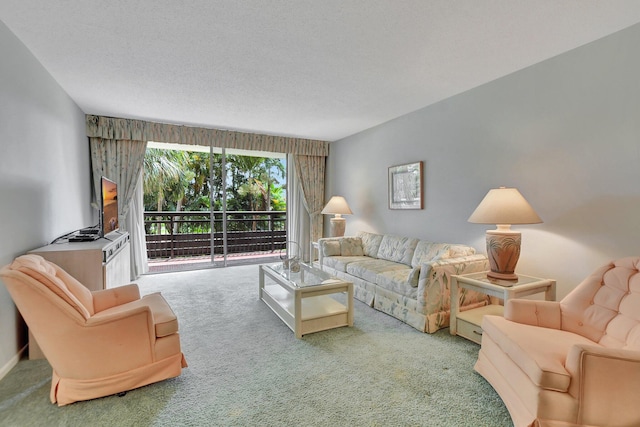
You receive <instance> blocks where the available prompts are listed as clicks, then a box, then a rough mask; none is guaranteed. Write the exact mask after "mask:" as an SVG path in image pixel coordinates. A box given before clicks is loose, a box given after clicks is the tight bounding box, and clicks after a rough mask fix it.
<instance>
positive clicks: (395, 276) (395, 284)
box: [375, 267, 420, 296]
mask: <svg viewBox="0 0 640 427" xmlns="http://www.w3.org/2000/svg"><path fill="white" fill-rule="evenodd" d="M416 271H417V274H416ZM419 275H420V268H419V267H418V268H408V267H407V268H403V269H399V270H390V271H384V272H382V273H379V274H378V275H377V276H376V282H375V283H376V285H378V286H380V287H382V288H385V289H387V290H390V291H393V292H395V293H397V294H400V295H403V296H414V295H415V294H416V290H415V288H416V287H418V276H419Z"/></svg>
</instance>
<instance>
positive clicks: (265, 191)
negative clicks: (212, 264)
mask: <svg viewBox="0 0 640 427" xmlns="http://www.w3.org/2000/svg"><path fill="white" fill-rule="evenodd" d="M226 170H227V173H226V180H225V179H223V174H222V172H221V171H222V154H213V158H211V157H210V154H209V153H201V152H187V151H177V150H164V149H159V148H148V149H147V152H146V154H145V158H144V207H145V211H148V212H149V211H151V212H158V213H157V214H156V219H157V220H158V221H165V222H164V224H165V226H164V227H162V229H165V228H166V224H169V223H170V216H166V215H162V214H160V212H166V213H168V212H185V214H183V215H181V216H179V217H178V216H176V215H175V214H173V215H171V216H172V217H173V218H174V219H177V220H178V221H179V222H178V224H179V225H177V224H174V233H177V232H181V233H185V232H188V233H199V232H204V233H209V232H210V224H209V219H208V218H209V216H208V213H209V211H210V206H211V205H210V204H211V203H213V210H214V211H222V197H223V186H224V185H225V182H226V196H227V211H242V212H257V211H286V184H283V182H284V179H285V177H286V165H285V164H284V160H283V159H278V158H268V157H250V156H240V155H228V156H227V158H226ZM210 175H211V176H213V180H210V179H209V176H210ZM186 212H188V214H187V213H186ZM197 212H201V213H202V214H200V215H198V214H197ZM205 212H206V213H207V214H206V215H203V214H204V213H205ZM245 215H246V214H245ZM236 216H239V215H236ZM240 216H241V217H242V218H240ZM240 216H239V218H237V219H238V221H236V222H230V223H229V229H230V230H235V231H246V230H258V229H263V227H270V226H272V225H269V224H268V221H265V220H261V218H260V217H259V215H257V214H256V215H253V216H250V217H249V218H250V220H246V217H245V216H243V215H240ZM182 217H184V219H182V220H181V218H182ZM187 217H188V218H189V220H188V221H185V219H186V218H187ZM180 221H182V222H180ZM153 228H154V229H153V230H152V229H150V227H147V232H148V233H152V234H155V233H158V232H160V231H161V230H160V229H159V228H158V225H157V224H156V225H155V226H153ZM218 228H219V227H218V224H216V231H218Z"/></svg>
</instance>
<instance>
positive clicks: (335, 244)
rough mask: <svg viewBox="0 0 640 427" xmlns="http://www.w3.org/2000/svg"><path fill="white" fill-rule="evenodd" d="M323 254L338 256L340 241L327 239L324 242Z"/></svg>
mask: <svg viewBox="0 0 640 427" xmlns="http://www.w3.org/2000/svg"><path fill="white" fill-rule="evenodd" d="M322 255H323V256H338V255H340V241H338V240H325V241H323V242H322Z"/></svg>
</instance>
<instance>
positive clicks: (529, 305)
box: [504, 299, 562, 329]
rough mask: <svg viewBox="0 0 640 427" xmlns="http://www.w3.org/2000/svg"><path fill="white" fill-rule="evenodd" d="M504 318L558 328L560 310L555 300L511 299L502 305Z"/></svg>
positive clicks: (559, 324) (526, 323)
mask: <svg viewBox="0 0 640 427" xmlns="http://www.w3.org/2000/svg"><path fill="white" fill-rule="evenodd" d="M504 318H505V319H507V320H511V321H513V322H516V323H523V324H525V325H532V326H541V327H543V328H550V329H560V327H561V324H562V323H561V319H562V317H561V311H560V303H559V302H557V301H537V300H528V299H512V300H509V301H507V303H506V304H505V307H504Z"/></svg>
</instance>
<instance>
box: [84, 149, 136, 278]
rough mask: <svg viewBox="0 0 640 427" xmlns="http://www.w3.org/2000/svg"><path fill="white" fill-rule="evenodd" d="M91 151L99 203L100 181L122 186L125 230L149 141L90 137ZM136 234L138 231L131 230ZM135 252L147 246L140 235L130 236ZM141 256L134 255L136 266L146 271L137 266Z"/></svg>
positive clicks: (120, 219)
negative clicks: (112, 182) (113, 182)
mask: <svg viewBox="0 0 640 427" xmlns="http://www.w3.org/2000/svg"><path fill="white" fill-rule="evenodd" d="M89 146H90V150H91V169H92V172H93V192H94V197H95V200H96V201H97V200H99V199H100V178H101V177H102V176H105V177H107V178H109V179H110V180H112V181H115V182H116V184H117V185H118V222H119V224H120V227H121V228H122V229H123V230H124V231H130V230H128V229H127V224H133V223H134V222H133V221H128V214H129V210H130V209H131V206H132V200H133V196H134V194H135V192H136V187H137V186H138V183H139V182H140V173H141V171H142V164H143V161H144V153H145V151H146V149H147V143H146V141H131V140H114V139H102V138H89ZM131 231H136V230H131ZM129 234H130V235H129V238H130V240H131V252H132V254H135V253H136V251H140V250H145V251H146V243H145V242H144V241H142V242H140V239H139V237H138V234H139V233H136V232H131V233H129ZM136 259H139V257H136V256H133V255H132V259H131V261H132V263H131V264H132V266H135V267H134V270H135V271H143V269H144V266H137V265H136V262H135V260H136Z"/></svg>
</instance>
